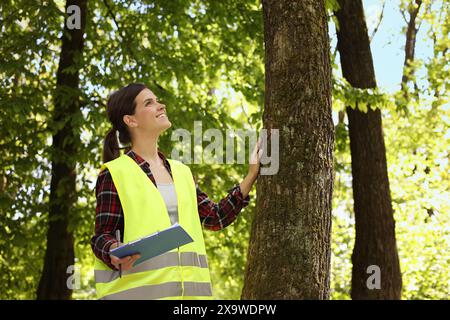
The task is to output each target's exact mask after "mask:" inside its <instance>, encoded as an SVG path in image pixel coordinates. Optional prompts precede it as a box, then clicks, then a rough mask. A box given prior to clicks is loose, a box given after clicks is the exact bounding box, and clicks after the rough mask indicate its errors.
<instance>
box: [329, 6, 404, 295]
mask: <svg viewBox="0 0 450 320" xmlns="http://www.w3.org/2000/svg"><path fill="white" fill-rule="evenodd" d="M338 2H339V5H340V10H339V11H338V12H336V16H337V19H338V22H339V29H338V32H337V38H338V50H339V53H340V57H341V66H342V73H343V76H344V77H345V78H346V79H347V81H348V82H349V83H350V84H351V85H352V86H353V87H356V88H375V87H376V85H377V84H376V80H375V71H374V67H373V61H372V53H371V51H370V44H369V37H368V34H367V27H366V22H365V18H364V10H363V5H362V2H361V0H339V1H338ZM368 109H369V111H368V112H367V113H364V112H362V111H359V110H358V109H357V108H356V109H355V110H354V109H352V108H350V107H347V109H346V111H347V116H348V121H349V135H350V149H351V156H352V175H353V198H354V211H355V226H356V227H355V228H356V239H355V247H354V249H353V254H352V262H353V270H352V289H351V296H352V298H353V299H400V297H401V287H402V280H401V273H400V265H399V260H398V253H397V245H396V240H395V222H394V217H393V209H392V204H391V196H390V191H389V179H388V173H387V164H386V149H385V145H384V138H383V132H382V121H381V111H380V109H376V110H372V109H371V108H368ZM371 265H376V266H378V267H379V268H380V272H381V279H380V280H381V288H380V289H369V287H370V286H368V283H367V282H368V280H370V279H369V277H370V276H371V275H372V273H371V272H369V273H368V267H369V266H371Z"/></svg>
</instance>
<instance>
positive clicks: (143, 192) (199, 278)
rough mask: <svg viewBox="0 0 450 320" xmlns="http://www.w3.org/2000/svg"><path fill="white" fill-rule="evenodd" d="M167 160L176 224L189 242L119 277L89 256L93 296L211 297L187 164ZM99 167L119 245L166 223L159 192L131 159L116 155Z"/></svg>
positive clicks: (194, 190)
mask: <svg viewBox="0 0 450 320" xmlns="http://www.w3.org/2000/svg"><path fill="white" fill-rule="evenodd" d="M168 161H169V163H170V167H171V170H172V176H173V180H174V185H175V191H176V194H177V200H178V217H179V218H178V219H179V224H180V225H181V226H182V227H183V228H184V229H185V230H186V231H187V232H188V234H189V235H190V236H191V237H192V238H193V239H194V241H193V242H191V243H189V244H187V245H184V246H182V247H180V248H178V249H174V250H172V251H170V252H167V253H164V254H162V255H159V256H157V257H154V258H152V259H149V260H147V261H145V262H142V263H141V264H139V265H137V266H136V267H133V268H131V269H130V270H128V271H123V272H122V278H119V272H118V271H115V270H112V269H111V268H109V267H108V266H107V265H106V264H104V263H103V262H102V261H101V260H100V259H98V258H96V257H95V272H94V273H95V282H96V290H97V297H98V298H99V299H108V300H109V299H212V289H211V278H210V274H209V268H208V261H207V257H206V250H205V243H204V239H203V232H202V228H201V224H200V217H199V215H198V208H197V198H196V189H195V183H194V179H193V177H192V173H191V170H190V169H189V167H188V166H186V165H184V164H182V163H181V162H179V161H175V160H170V159H168ZM105 167H106V168H108V170H109V172H110V173H111V176H112V179H113V182H114V185H115V187H116V189H117V192H118V194H119V198H120V202H121V205H122V209H123V214H124V219H125V220H124V222H125V230H124V238H123V242H124V243H128V242H131V241H134V240H136V239H139V238H142V237H144V236H147V235H149V234H152V233H154V232H157V231H161V230H163V229H166V228H168V227H170V226H171V223H170V218H169V214H168V212H167V208H166V205H165V203H164V200H163V198H162V196H161V194H160V193H159V191H158V189H157V188H156V187H155V185H154V184H153V183H152V182H151V181H150V179H149V178H148V176H147V175H146V174H145V173H144V171H142V169H141V168H140V167H139V165H138V164H137V163H136V162H135V161H134V160H133V159H131V158H130V157H129V156H127V155H125V154H122V155H121V156H120V157H118V158H116V159H114V160H112V161H109V162H107V163H105V164H103V165H102V168H101V170H103V169H104V168H105Z"/></svg>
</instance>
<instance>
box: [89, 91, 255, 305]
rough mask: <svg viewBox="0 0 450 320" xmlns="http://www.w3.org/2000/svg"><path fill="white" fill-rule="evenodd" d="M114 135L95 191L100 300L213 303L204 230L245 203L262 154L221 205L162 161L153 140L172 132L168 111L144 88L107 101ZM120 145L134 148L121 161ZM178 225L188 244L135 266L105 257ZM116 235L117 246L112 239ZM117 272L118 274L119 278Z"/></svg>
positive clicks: (185, 172)
mask: <svg viewBox="0 0 450 320" xmlns="http://www.w3.org/2000/svg"><path fill="white" fill-rule="evenodd" d="M107 113H108V118H109V120H110V122H111V123H112V129H111V130H110V131H109V133H108V134H107V136H106V138H105V141H104V150H103V162H104V164H103V165H102V168H101V172H100V174H99V176H98V180H97V185H96V197H97V208H96V219H95V235H94V236H93V237H92V240H91V245H92V249H93V252H94V254H95V257H96V259H95V260H96V261H95V280H96V289H97V296H98V297H99V298H101V299H208V298H212V292H211V280H210V275H209V269H208V264H207V258H206V252H205V245H204V240H203V234H202V229H201V226H202V225H203V226H204V227H205V228H207V229H210V230H220V229H223V228H225V227H226V226H228V225H229V224H230V223H232V222H233V221H234V220H235V219H236V217H237V215H238V214H239V212H240V211H241V209H242V208H243V207H245V206H246V205H247V204H248V201H249V196H248V193H249V192H250V189H251V187H252V185H253V184H254V182H255V181H256V179H257V176H258V172H259V163H260V158H261V154H262V150H260V149H259V147H260V146H259V143H258V144H257V146H256V147H255V149H254V150H253V153H252V159H251V161H250V165H249V171H248V174H247V176H246V177H245V178H244V180H243V181H242V182H241V183H240V184H239V185H236V186H235V187H234V188H232V189H231V190H230V191H229V192H228V195H227V196H226V198H224V199H222V200H221V201H220V202H219V204H215V203H214V202H212V201H211V200H210V199H209V198H208V196H207V195H206V194H205V193H203V192H202V191H201V190H200V189H199V188H198V186H196V184H195V182H194V179H193V177H192V173H191V171H190V169H189V168H188V167H187V166H186V165H184V164H182V163H181V162H179V161H175V160H171V159H167V158H166V157H165V156H164V155H163V154H162V153H161V152H160V151H159V150H158V147H157V145H158V138H159V135H160V134H161V133H163V132H164V131H165V130H167V129H168V128H170V127H171V123H170V121H169V119H168V116H167V112H166V106H165V105H164V104H162V103H160V102H158V99H157V97H156V96H155V95H154V93H153V92H152V91H150V90H149V89H148V88H147V87H146V86H145V85H143V84H130V85H128V86H126V87H124V88H122V89H120V90H118V91H116V92H115V93H113V94H112V95H111V96H110V98H109V99H108V103H107ZM116 132H118V137H119V140H120V142H121V143H122V144H123V145H125V144H131V147H129V148H127V150H126V152H125V153H124V154H122V155H121V153H120V148H119V145H118V141H117V136H116ZM176 222H178V223H179V224H180V225H181V226H182V227H183V228H184V229H185V230H186V231H187V232H188V233H189V235H190V236H191V237H192V238H193V239H194V241H193V242H192V243H189V244H187V245H184V246H182V247H180V248H178V249H175V250H172V251H170V252H167V253H164V254H162V255H160V256H157V257H155V258H152V259H149V260H147V261H144V262H142V263H140V264H139V265H137V266H136V267H133V264H134V262H135V261H136V260H137V259H139V255H133V256H129V257H125V258H122V259H118V258H116V257H113V256H111V255H110V254H109V252H110V250H111V249H113V248H116V247H117V246H118V245H119V243H120V242H124V243H128V242H130V241H133V240H136V239H139V238H142V237H144V236H146V235H148V234H151V233H154V232H156V231H158V230H163V229H166V228H168V227H170V225H172V224H174V223H176ZM117 230H119V231H120V235H123V237H121V239H116V238H115V235H116V232H117ZM119 268H121V275H120V274H119Z"/></svg>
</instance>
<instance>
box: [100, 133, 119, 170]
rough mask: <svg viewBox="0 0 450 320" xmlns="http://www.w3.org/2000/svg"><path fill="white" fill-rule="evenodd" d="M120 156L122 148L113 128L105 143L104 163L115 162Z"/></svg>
mask: <svg viewBox="0 0 450 320" xmlns="http://www.w3.org/2000/svg"><path fill="white" fill-rule="evenodd" d="M119 156H120V148H119V143H118V141H117V136H116V129H114V128H111V130H109V132H108V133H107V135H106V137H105V140H104V142H103V163H105V162H108V161H111V160H114V159H116V158H118V157H119Z"/></svg>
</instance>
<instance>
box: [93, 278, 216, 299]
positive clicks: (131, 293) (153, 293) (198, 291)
mask: <svg viewBox="0 0 450 320" xmlns="http://www.w3.org/2000/svg"><path fill="white" fill-rule="evenodd" d="M182 290H183V289H182V283H181V282H166V283H163V284H155V285H150V286H143V287H137V288H133V289H129V290H125V291H122V292H119V293H115V294H111V295H109V296H106V297H104V298H102V300H126V299H128V300H131V299H132V300H151V299H162V298H176V297H180V295H181V291H182ZM211 295H212V292H211V285H210V283H209V282H207V283H200V282H184V297H185V298H186V299H190V298H191V297H192V298H194V297H200V296H204V298H205V299H206V298H208V297H209V296H211ZM202 298H203V297H202Z"/></svg>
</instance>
